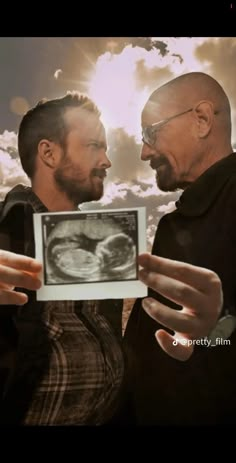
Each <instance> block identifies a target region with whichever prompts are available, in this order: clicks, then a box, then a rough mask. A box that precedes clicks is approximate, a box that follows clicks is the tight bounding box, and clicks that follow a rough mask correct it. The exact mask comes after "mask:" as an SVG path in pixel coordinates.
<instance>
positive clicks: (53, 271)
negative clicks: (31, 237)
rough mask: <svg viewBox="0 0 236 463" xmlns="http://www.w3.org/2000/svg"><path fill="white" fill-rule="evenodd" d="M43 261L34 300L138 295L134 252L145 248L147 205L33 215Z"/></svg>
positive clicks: (144, 292)
mask: <svg viewBox="0 0 236 463" xmlns="http://www.w3.org/2000/svg"><path fill="white" fill-rule="evenodd" d="M34 233H35V247H36V256H37V258H38V259H40V260H41V261H42V262H43V273H42V287H41V288H40V290H39V291H37V299H38V300H64V299H71V300H73V299H75V300H76V299H80V300H82V299H107V298H127V297H142V296H146V295H147V288H146V286H145V285H144V284H143V283H142V282H141V281H139V279H138V263H137V256H138V254H139V253H141V252H145V250H146V225H145V208H136V209H112V210H106V211H102V212H101V211H99V212H98V211H89V212H81V211H76V212H67V213H64V212H63V213H61V212H59V213H42V214H34Z"/></svg>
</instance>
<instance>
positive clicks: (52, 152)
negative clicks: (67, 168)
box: [38, 139, 59, 169]
mask: <svg viewBox="0 0 236 463" xmlns="http://www.w3.org/2000/svg"><path fill="white" fill-rule="evenodd" d="M38 155H39V158H40V160H41V161H42V162H43V164H45V165H46V166H48V167H50V168H51V169H53V168H54V167H56V166H57V164H58V161H59V150H58V145H57V144H56V143H55V142H53V141H50V140H46V139H43V140H40V142H39V144H38Z"/></svg>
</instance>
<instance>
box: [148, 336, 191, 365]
mask: <svg viewBox="0 0 236 463" xmlns="http://www.w3.org/2000/svg"><path fill="white" fill-rule="evenodd" d="M155 336H156V340H157V342H158V343H159V345H160V347H161V348H162V350H164V352H166V353H167V354H168V355H169V356H170V357H173V358H174V359H176V360H181V361H183V362H184V361H186V360H188V359H189V358H190V357H191V355H192V353H193V346H192V345H182V344H181V343H177V345H175V338H174V337H173V336H171V335H170V334H169V333H167V332H166V331H165V330H158V331H156V333H155Z"/></svg>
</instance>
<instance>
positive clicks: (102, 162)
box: [100, 150, 111, 169]
mask: <svg viewBox="0 0 236 463" xmlns="http://www.w3.org/2000/svg"><path fill="white" fill-rule="evenodd" d="M100 165H101V167H102V168H103V169H109V168H110V167H111V161H110V159H109V158H108V156H107V153H106V151H105V150H102V152H101V158H100Z"/></svg>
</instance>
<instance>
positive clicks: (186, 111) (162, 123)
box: [142, 108, 194, 146]
mask: <svg viewBox="0 0 236 463" xmlns="http://www.w3.org/2000/svg"><path fill="white" fill-rule="evenodd" d="M193 109H194V108H190V109H187V110H185V111H182V112H181V113H178V114H175V115H174V116H170V117H167V118H165V119H162V120H161V121H159V122H154V124H151V125H147V126H146V127H144V128H143V129H142V142H143V143H145V144H146V145H149V146H153V145H154V144H155V143H156V137H155V139H154V140H153V141H150V136H151V137H152V136H153V135H154V134H155V133H156V132H157V130H158V128H159V127H160V126H161V127H162V126H163V125H165V124H166V123H167V122H169V121H171V120H172V119H175V118H176V117H178V116H182V115H183V114H187V113H190V111H193ZM153 127H154V129H153ZM150 129H152V133H151V135H148V133H147V131H149V130H150ZM147 137H148V138H149V141H148V138H147ZM145 139H146V141H145Z"/></svg>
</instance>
